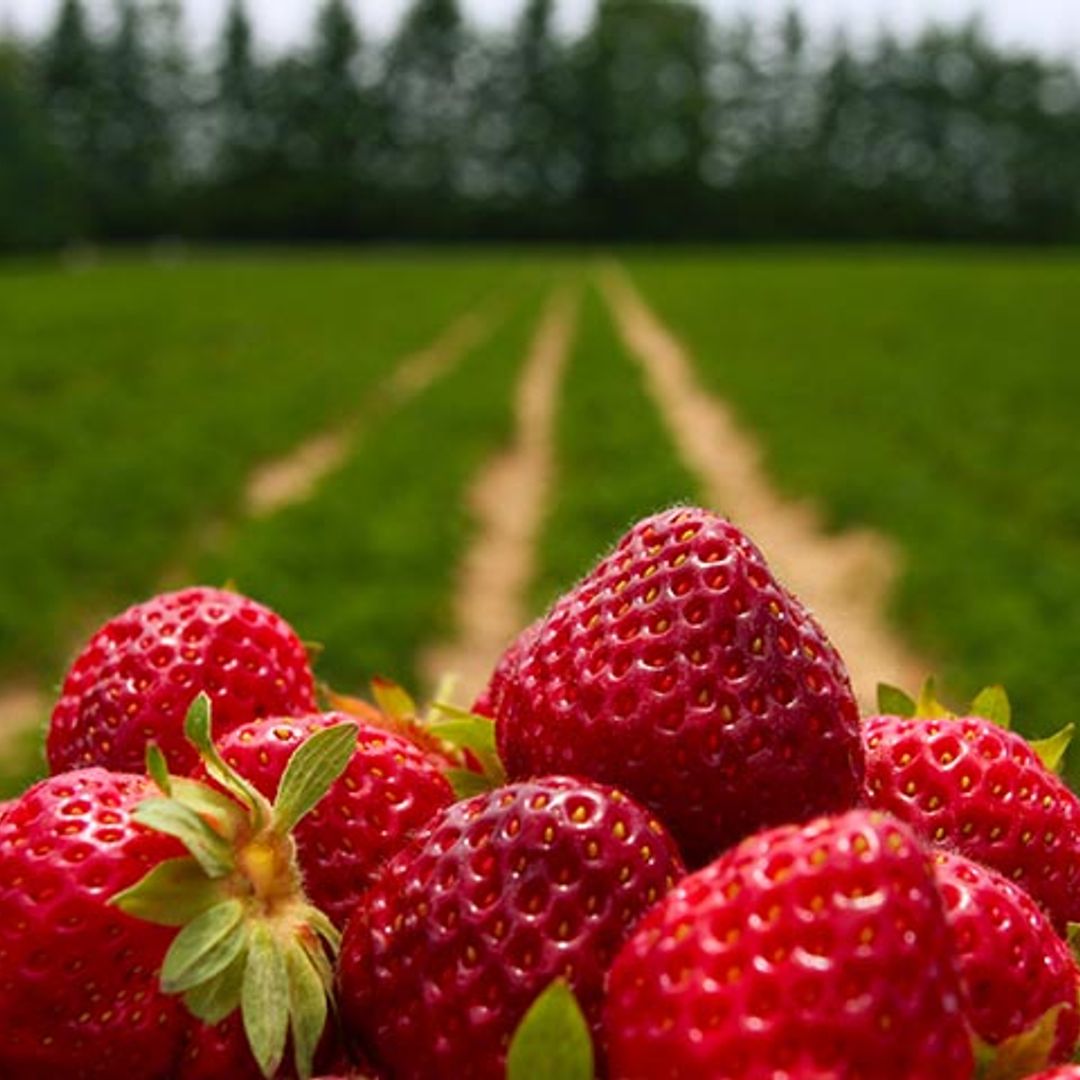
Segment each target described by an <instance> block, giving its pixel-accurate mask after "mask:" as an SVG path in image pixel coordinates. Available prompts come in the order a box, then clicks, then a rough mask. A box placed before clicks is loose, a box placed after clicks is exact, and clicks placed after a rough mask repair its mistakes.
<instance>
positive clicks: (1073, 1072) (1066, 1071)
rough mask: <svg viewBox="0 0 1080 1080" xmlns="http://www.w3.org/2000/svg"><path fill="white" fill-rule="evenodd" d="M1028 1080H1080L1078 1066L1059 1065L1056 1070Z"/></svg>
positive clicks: (1049, 1070)
mask: <svg viewBox="0 0 1080 1080" xmlns="http://www.w3.org/2000/svg"><path fill="white" fill-rule="evenodd" d="M1028 1080H1080V1065H1060V1066H1058V1067H1057V1068H1056V1069H1048V1070H1047V1071H1046V1072H1041V1073H1036V1074H1035V1075H1034V1076H1030V1077H1028Z"/></svg>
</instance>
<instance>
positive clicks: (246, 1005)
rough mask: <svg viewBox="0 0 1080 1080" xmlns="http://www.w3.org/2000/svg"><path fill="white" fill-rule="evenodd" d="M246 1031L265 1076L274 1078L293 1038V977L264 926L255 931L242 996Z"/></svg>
mask: <svg viewBox="0 0 1080 1080" xmlns="http://www.w3.org/2000/svg"><path fill="white" fill-rule="evenodd" d="M240 1009H241V1012H242V1014H243V1020H244V1031H245V1032H246V1033H247V1037H248V1044H249V1045H250V1047H251V1052H252V1054H253V1055H254V1057H255V1062H256V1064H257V1065H258V1066H259V1068H260V1070H261V1071H262V1074H263V1076H265V1077H272V1076H273V1075H274V1074H275V1073H276V1072H277V1069H278V1066H279V1065H280V1064H281V1059H282V1058H283V1057H284V1056H285V1041H286V1039H287V1038H288V1035H289V977H288V972H287V969H286V966H285V957H284V955H283V953H282V950H281V948H280V947H279V945H278V943H277V942H276V941H275V940H274V935H273V934H272V933H271V932H270V929H269V927H267V926H266V925H265V924H264V923H257V924H256V925H255V926H253V927H252V928H251V938H250V942H249V946H248V959H247V966H246V967H245V968H244V985H243V988H242V989H241V992H240Z"/></svg>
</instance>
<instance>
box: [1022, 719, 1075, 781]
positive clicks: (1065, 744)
mask: <svg viewBox="0 0 1080 1080" xmlns="http://www.w3.org/2000/svg"><path fill="white" fill-rule="evenodd" d="M1075 730H1076V725H1075V724H1066V725H1065V726H1064V727H1063V728H1062V729H1061V730H1060V731H1058V732H1056V733H1055V734H1053V735H1051V736H1049V737H1048V738H1045V739H1032V740H1031V741H1030V742H1029V743H1028V745H1029V746H1030V747H1031V749H1032V750H1034V751H1035V753H1036V754H1037V755H1038V758H1039V760H1040V761H1041V762H1042V763H1043V765H1044V767H1045V768H1047V769H1049V770H1050V772H1054V773H1059V772H1061V766H1062V764H1063V763H1064V761H1065V751H1066V750H1068V749H1069V743H1071V742H1072V737H1073V732H1074V731H1075Z"/></svg>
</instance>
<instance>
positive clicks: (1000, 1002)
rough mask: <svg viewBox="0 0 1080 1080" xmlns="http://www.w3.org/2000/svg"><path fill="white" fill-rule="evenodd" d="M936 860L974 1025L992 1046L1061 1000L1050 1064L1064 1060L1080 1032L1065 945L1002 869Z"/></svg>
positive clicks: (1078, 975)
mask: <svg viewBox="0 0 1080 1080" xmlns="http://www.w3.org/2000/svg"><path fill="white" fill-rule="evenodd" d="M933 859H934V874H935V877H936V878H937V885H938V891H939V892H940V893H941V897H942V900H943V901H944V904H945V917H946V919H947V920H948V923H949V930H950V932H951V934H952V942H953V958H954V961H955V963H956V968H957V971H958V972H959V975H960V983H961V989H962V992H963V995H964V1008H965V1012H966V1014H967V1018H968V1023H969V1024H970V1025H971V1028H972V1030H973V1031H974V1032H975V1034H976V1035H978V1036H979V1037H980V1038H981V1039H983V1040H984V1041H985V1042H988V1043H990V1044H991V1045H993V1046H996V1045H997V1044H998V1043H1000V1042H1002V1041H1003V1040H1004V1039H1006V1038H1008V1037H1009V1036H1011V1035H1019V1034H1020V1033H1021V1032H1022V1031H1025V1030H1026V1029H1028V1028H1029V1027H1031V1026H1032V1025H1033V1024H1034V1023H1036V1022H1037V1021H1038V1020H1039V1019H1040V1017H1042V1016H1043V1014H1044V1013H1046V1012H1048V1011H1049V1010H1050V1009H1052V1008H1054V1007H1055V1006H1059V1005H1060V1006H1063V1008H1062V1010H1061V1012H1060V1013H1059V1014H1058V1021H1057V1033H1056V1039H1055V1042H1054V1045H1053V1048H1052V1049H1051V1051H1050V1056H1049V1059H1048V1062H1047V1063H1048V1064H1052V1063H1060V1062H1063V1061H1068V1060H1069V1058H1070V1056H1071V1055H1072V1050H1073V1046H1074V1045H1075V1044H1076V1039H1077V1036H1078V1035H1080V1013H1078V1012H1077V1007H1078V1006H1077V994H1078V993H1080V972H1078V970H1077V967H1076V963H1075V961H1074V960H1073V956H1072V952H1071V950H1070V949H1069V946H1068V945H1067V944H1066V943H1065V942H1064V941H1062V939H1061V938H1060V937H1058V935H1057V933H1056V932H1055V930H1054V928H1053V926H1052V925H1051V924H1050V921H1049V920H1048V919H1047V918H1046V916H1045V915H1044V914H1043V913H1042V911H1041V910H1040V909H1039V906H1038V905H1037V904H1036V903H1035V901H1034V900H1033V899H1032V898H1031V897H1030V896H1028V894H1027V893H1026V892H1024V890H1023V889H1021V888H1019V887H1018V886H1016V885H1013V884H1012V882H1010V881H1007V880H1006V879H1005V878H1003V877H1002V876H1001V875H1000V874H998V873H996V872H995V871H993V870H990V869H989V868H988V867H985V866H981V865H980V864H979V863H977V862H973V861H972V860H971V859H965V858H964V856H963V855H955V854H952V853H951V852H946V851H938V852H935V853H934V856H933Z"/></svg>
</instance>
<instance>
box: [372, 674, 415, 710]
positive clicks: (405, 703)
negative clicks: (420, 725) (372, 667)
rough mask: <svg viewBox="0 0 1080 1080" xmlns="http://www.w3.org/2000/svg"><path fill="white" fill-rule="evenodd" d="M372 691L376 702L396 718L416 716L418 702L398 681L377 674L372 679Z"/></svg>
mask: <svg viewBox="0 0 1080 1080" xmlns="http://www.w3.org/2000/svg"><path fill="white" fill-rule="evenodd" d="M371 693H372V696H373V697H374V698H375V704H376V705H378V707H379V708H380V709H381V710H382V711H383V712H384V713H386V715H387V716H392V717H393V718H394V719H395V720H413V719H415V718H416V716H417V711H416V702H415V701H413V699H412V698H411V697H410V696H409V694H408V693H407V692H406V691H405V689H404V688H403V687H400V686H398V684H397V683H396V682H392V681H391V680H390V679H384V678H383V677H382V676H376V677H375V678H374V679H372V680H371Z"/></svg>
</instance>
